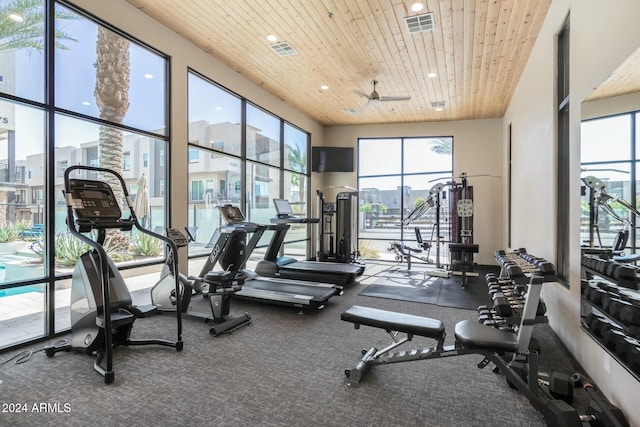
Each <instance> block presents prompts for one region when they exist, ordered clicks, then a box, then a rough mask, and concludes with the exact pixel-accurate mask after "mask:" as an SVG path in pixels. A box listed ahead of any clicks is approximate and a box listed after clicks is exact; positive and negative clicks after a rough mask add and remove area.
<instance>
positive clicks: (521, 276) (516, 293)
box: [478, 249, 557, 348]
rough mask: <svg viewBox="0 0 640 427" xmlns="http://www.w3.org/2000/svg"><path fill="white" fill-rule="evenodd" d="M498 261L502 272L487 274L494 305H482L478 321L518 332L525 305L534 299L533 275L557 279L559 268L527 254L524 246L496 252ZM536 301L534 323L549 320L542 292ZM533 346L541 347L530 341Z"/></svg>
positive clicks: (544, 280)
mask: <svg viewBox="0 0 640 427" xmlns="http://www.w3.org/2000/svg"><path fill="white" fill-rule="evenodd" d="M496 260H497V261H498V263H499V264H500V266H501V271H500V275H499V276H496V275H495V274H493V273H489V274H487V275H486V276H485V279H486V282H487V287H488V289H489V295H490V296H491V300H492V302H493V305H492V306H491V307H489V306H480V307H478V321H479V322H480V323H482V324H484V325H488V326H493V327H495V328H498V329H501V330H509V331H512V332H517V330H518V328H519V327H520V324H521V321H522V316H523V310H524V307H525V305H526V303H527V302H528V300H530V298H529V297H530V292H529V291H530V288H531V283H532V279H533V277H538V280H539V281H540V282H552V281H555V280H556V279H557V276H556V274H555V268H554V266H553V264H551V263H550V262H548V261H546V260H544V259H542V258H538V257H534V256H531V255H530V254H527V252H526V250H524V249H519V250H518V251H516V252H513V253H506V252H505V251H502V250H500V251H496ZM533 303H534V304H535V306H536V308H535V316H534V317H533V318H532V323H534V324H536V323H548V322H549V320H548V318H547V317H546V305H545V303H544V301H543V300H542V299H541V298H539V294H538V297H537V300H536V301H533ZM530 346H531V347H533V348H535V347H537V346H536V344H535V343H530Z"/></svg>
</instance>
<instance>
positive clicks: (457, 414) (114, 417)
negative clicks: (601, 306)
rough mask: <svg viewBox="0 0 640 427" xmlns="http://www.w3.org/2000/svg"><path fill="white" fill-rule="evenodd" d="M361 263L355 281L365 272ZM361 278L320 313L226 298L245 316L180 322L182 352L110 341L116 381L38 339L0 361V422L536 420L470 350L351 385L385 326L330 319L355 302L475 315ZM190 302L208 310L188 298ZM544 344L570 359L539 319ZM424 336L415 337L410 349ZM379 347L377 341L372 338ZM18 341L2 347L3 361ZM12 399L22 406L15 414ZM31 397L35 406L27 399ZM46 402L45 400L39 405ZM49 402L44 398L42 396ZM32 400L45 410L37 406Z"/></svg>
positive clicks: (155, 324)
mask: <svg viewBox="0 0 640 427" xmlns="http://www.w3.org/2000/svg"><path fill="white" fill-rule="evenodd" d="M369 274H379V273H378V272H376V273H371V272H370V269H368V273H365V275H367V276H365V277H364V279H363V281H364V282H367V281H369V282H371V281H372V280H375V277H374V276H369ZM365 287H366V284H357V285H354V286H351V287H349V288H348V289H346V291H345V294H344V295H343V296H339V297H335V298H332V299H331V300H330V301H329V304H327V306H326V307H325V308H324V309H323V310H320V311H316V312H308V313H301V312H299V310H297V309H294V308H287V307H279V306H273V305H269V304H260V303H256V302H250V301H240V300H237V301H234V302H233V305H232V312H235V313H242V312H245V311H246V312H249V313H250V314H251V315H252V317H253V322H252V324H251V325H249V326H247V327H245V328H242V329H240V330H238V331H235V332H234V333H233V334H230V335H224V336H221V337H213V336H211V335H210V334H209V326H208V325H206V324H203V323H197V322H194V321H189V320H185V322H184V350H183V351H181V352H176V351H175V349H170V348H164V347H154V346H147V347H120V348H117V349H116V351H115V359H114V363H115V372H116V374H115V375H116V378H115V382H114V383H113V384H110V385H105V384H104V382H103V379H102V377H101V376H100V375H98V374H97V373H96V372H95V371H94V370H93V358H92V357H90V356H88V355H85V354H81V353H59V354H57V355H56V356H55V357H54V358H51V359H49V358H47V357H46V356H45V355H44V353H43V352H41V351H38V350H40V349H42V347H43V344H42V343H39V344H34V345H31V346H29V347H26V350H32V351H35V353H34V354H33V356H32V357H31V359H30V360H29V361H27V362H25V363H22V364H13V363H5V364H2V365H0V381H1V383H0V403H1V404H3V407H2V408H1V409H3V413H1V414H0V424H1V425H7V426H8V425H11V426H61V425H65V426H87V425H92V426H125V425H126V426H130V425H136V426H176V425H185V426H292V425H305V426H370V425H381V426H416V425H421V426H465V427H467V426H543V425H544V421H543V419H542V416H541V415H540V414H539V413H538V412H536V411H535V410H534V409H533V408H532V407H531V405H530V404H529V402H528V401H527V400H526V399H525V398H524V397H523V396H521V395H519V394H518V393H517V392H516V391H515V390H513V389H511V388H509V387H508V386H507V384H506V382H505V379H504V377H503V376H502V375H500V374H496V373H494V372H492V370H491V369H490V367H487V368H485V369H482V370H481V369H478V368H477V367H476V364H477V363H479V362H480V360H481V357H479V356H473V355H471V356H461V357H451V358H446V359H442V360H431V361H418V362H410V363H400V364H396V365H386V366H376V367H373V369H372V370H371V371H370V372H369V373H368V375H367V376H366V377H365V379H364V380H363V381H362V383H361V384H360V385H359V386H358V387H348V386H347V385H346V383H345V378H344V373H343V372H344V370H345V369H347V368H351V367H353V365H354V364H355V363H356V362H357V360H358V359H359V357H360V355H361V353H360V352H361V350H362V349H368V348H369V347H371V346H384V345H387V344H389V342H390V338H389V336H388V335H386V334H385V333H384V331H382V330H379V329H374V328H369V327H364V326H363V327H362V328H361V329H359V330H356V329H354V328H353V325H352V324H351V323H346V322H343V321H341V320H340V313H341V312H342V311H343V310H345V309H346V308H348V307H349V306H351V305H353V304H358V305H366V306H371V307H377V308H381V309H387V310H395V311H401V312H406V313H412V314H416V315H421V316H428V317H433V318H437V319H441V320H442V321H443V322H444V323H445V325H446V329H447V331H448V336H447V344H450V343H452V342H453V327H454V325H455V323H456V322H458V321H460V320H463V319H475V318H476V313H475V312H473V311H471V310H460V309H453V308H449V307H441V306H437V305H430V304H420V303H414V302H407V301H397V300H390V299H382V298H371V297H365V296H360V295H358V293H359V292H360V291H361V290H362V289H364V288H365ZM194 307H195V309H196V310H197V311H203V312H206V311H207V305H206V303H205V302H204V301H201V300H200V301H196V302H195V303H194ZM174 333H175V320H174V319H173V318H172V317H171V316H168V315H162V316H155V317H151V318H146V319H139V320H137V321H136V323H135V325H134V329H133V333H132V337H133V338H169V339H171V338H172V337H173V336H174V335H173V334H174ZM534 335H535V336H536V337H537V338H538V339H539V341H540V342H541V346H542V348H543V350H542V353H541V357H540V359H541V366H542V368H543V369H547V370H549V369H551V368H553V369H560V370H563V368H565V369H564V370H565V371H566V372H568V373H571V372H573V371H574V370H576V369H578V366H577V365H576V364H575V361H574V360H573V359H572V358H571V357H570V355H569V354H568V353H567V351H566V350H565V349H564V347H562V345H560V343H559V341H558V340H557V338H556V337H555V336H554V334H553V332H552V331H551V330H550V329H549V327H548V326H546V325H538V326H536V328H535V334H534ZM430 344H431V343H430V342H429V341H427V340H423V339H420V337H417V338H416V339H414V341H413V343H412V345H411V347H425V346H428V345H430ZM378 348H380V347H378ZM19 351H21V350H13V351H11V352H7V353H4V354H0V361H4V360H7V359H9V358H10V357H12V356H13V355H15V354H16V353H18V352H19ZM10 404H19V405H21V406H20V408H21V409H24V411H22V412H16V408H17V406H15V405H14V406H12V407H11V408H13V410H12V411H8V409H9V407H8V405H10ZM34 404H35V406H34ZM41 404H45V406H41ZM47 404H48V406H47ZM36 409H45V411H44V412H38V411H37V410H36Z"/></svg>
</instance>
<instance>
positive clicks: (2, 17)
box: [0, 0, 77, 51]
mask: <svg viewBox="0 0 640 427" xmlns="http://www.w3.org/2000/svg"><path fill="white" fill-rule="evenodd" d="M55 18H56V20H68V19H75V18H77V16H76V15H75V14H73V13H71V12H70V11H67V10H66V9H63V8H56V11H55ZM44 32H45V31H44V8H43V2H42V0H13V1H2V0H0V51H3V50H9V49H25V48H26V49H34V50H37V51H43V50H44V35H45V34H44ZM65 40H70V41H75V39H74V38H73V37H71V36H70V35H69V34H67V33H65V32H64V31H62V30H60V29H59V28H56V30H55V41H54V43H55V45H56V48H58V49H67V47H66V46H65V45H64V43H63V41H65Z"/></svg>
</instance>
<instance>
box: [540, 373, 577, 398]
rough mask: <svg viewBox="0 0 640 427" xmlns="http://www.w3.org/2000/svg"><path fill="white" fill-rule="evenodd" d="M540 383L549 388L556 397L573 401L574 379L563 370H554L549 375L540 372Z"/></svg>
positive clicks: (550, 392)
mask: <svg viewBox="0 0 640 427" xmlns="http://www.w3.org/2000/svg"><path fill="white" fill-rule="evenodd" d="M538 384H540V385H543V386H545V387H546V388H547V390H548V392H549V394H550V395H551V396H552V397H554V398H555V399H561V400H564V401H565V402H567V403H572V402H573V388H574V387H573V381H572V380H571V377H570V376H569V375H567V374H564V373H562V372H555V371H554V372H552V373H551V374H549V375H545V374H540V375H539V377H538Z"/></svg>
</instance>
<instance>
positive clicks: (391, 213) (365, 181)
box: [358, 137, 453, 259]
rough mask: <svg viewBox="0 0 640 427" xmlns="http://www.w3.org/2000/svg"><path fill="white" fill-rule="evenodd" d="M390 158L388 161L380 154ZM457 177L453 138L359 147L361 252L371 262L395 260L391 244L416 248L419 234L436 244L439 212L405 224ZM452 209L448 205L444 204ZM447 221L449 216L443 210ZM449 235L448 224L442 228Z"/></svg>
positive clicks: (383, 140) (374, 141)
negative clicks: (404, 243) (433, 191)
mask: <svg viewBox="0 0 640 427" xmlns="http://www.w3.org/2000/svg"><path fill="white" fill-rule="evenodd" d="M381 153H384V156H381V155H380V154H381ZM452 174H453V138H451V137H425V138H376V139H360V140H359V141H358V190H359V196H358V199H359V203H360V208H359V211H360V212H359V215H360V218H359V223H360V226H359V228H360V229H359V231H358V239H359V240H358V241H359V249H360V252H361V254H362V256H363V257H365V258H382V259H393V257H394V256H395V255H394V254H393V253H390V252H389V251H388V248H389V245H390V242H391V241H398V240H399V241H407V244H408V245H410V246H417V245H416V244H415V239H416V238H415V231H414V228H415V227H418V228H420V232H421V234H422V237H423V239H424V240H425V241H430V240H431V239H432V238H433V239H434V240H435V234H434V225H435V210H434V209H429V210H428V211H427V212H425V213H424V214H423V215H422V216H421V217H420V218H418V219H416V220H415V221H413V222H411V223H410V224H405V225H404V226H403V220H404V219H405V218H406V217H407V216H408V215H409V214H410V213H411V212H412V211H413V209H414V208H415V207H416V206H417V205H418V204H420V203H422V202H424V201H425V200H426V199H427V198H428V197H429V190H430V189H431V188H432V187H433V186H434V185H435V184H436V183H438V182H441V183H446V182H447V181H450V180H451V177H452ZM443 205H446V203H443ZM440 213H441V215H445V216H446V215H448V207H447V206H442V208H441V212H440ZM441 226H442V230H443V231H446V229H445V227H446V224H445V222H442V223H441Z"/></svg>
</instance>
